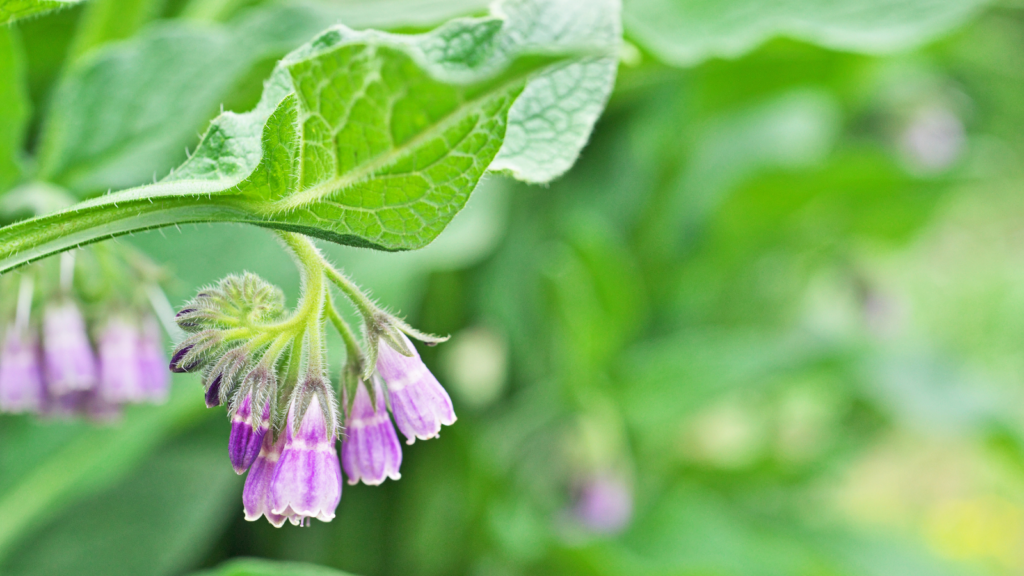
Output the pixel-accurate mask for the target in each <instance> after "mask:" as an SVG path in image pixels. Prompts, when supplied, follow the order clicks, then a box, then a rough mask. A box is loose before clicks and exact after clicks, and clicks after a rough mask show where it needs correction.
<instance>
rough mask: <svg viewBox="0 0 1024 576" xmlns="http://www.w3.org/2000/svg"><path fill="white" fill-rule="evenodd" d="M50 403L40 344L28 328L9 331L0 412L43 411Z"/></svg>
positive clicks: (0, 372) (0, 354)
mask: <svg viewBox="0 0 1024 576" xmlns="http://www.w3.org/2000/svg"><path fill="white" fill-rule="evenodd" d="M45 400H46V389H45V388H44V387H43V376H42V371H41V370H40V367H39V343H38V341H37V339H36V337H35V335H34V334H32V333H31V332H30V331H29V330H27V329H22V328H18V327H16V326H13V325H12V326H11V327H10V328H8V329H7V336H6V339H5V340H4V344H3V349H0V411H4V412H37V413H38V412H39V411H40V410H41V409H42V408H43V404H44V403H45Z"/></svg>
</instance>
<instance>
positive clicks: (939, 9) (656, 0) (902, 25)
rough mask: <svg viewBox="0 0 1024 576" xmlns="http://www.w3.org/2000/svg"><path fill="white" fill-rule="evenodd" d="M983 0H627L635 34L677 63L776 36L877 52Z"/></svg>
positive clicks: (909, 41) (733, 53)
mask: <svg viewBox="0 0 1024 576" xmlns="http://www.w3.org/2000/svg"><path fill="white" fill-rule="evenodd" d="M984 4H986V0H847V1H842V0H824V1H821V0H767V1H766V0H625V6H624V10H625V14H624V16H623V17H624V19H625V22H626V26H627V28H628V29H629V32H630V34H631V35H632V36H635V37H636V40H637V41H638V42H639V43H641V44H642V45H643V46H644V47H646V48H648V49H649V50H650V51H651V52H653V53H654V54H655V55H656V56H657V57H659V58H661V59H662V60H664V61H665V62H668V63H670V64H674V65H676V66H693V65H696V64H699V63H701V62H703V61H704V60H707V59H709V58H736V57H738V56H742V55H743V54H745V53H747V52H749V51H751V50H753V49H754V48H756V47H758V46H759V45H760V44H762V43H763V42H765V41H766V40H769V39H771V38H774V37H778V36H785V37H790V38H795V39H798V40H803V41H806V42H811V43H814V44H818V45H820V46H824V47H826V48H833V49H836V50H849V51H853V52H865V53H868V54H881V53H887V52H893V51H898V50H906V49H909V48H913V47H915V46H918V45H921V44H923V43H925V42H928V41H930V40H933V39H935V38H937V37H938V36H940V35H942V34H944V33H946V32H948V31H949V30H951V29H953V28H954V27H956V26H958V25H960V24H961V23H963V22H964V21H966V20H967V19H968V18H969V17H971V16H972V15H974V14H975V13H977V12H978V9H979V8H980V7H981V6H982V5H984Z"/></svg>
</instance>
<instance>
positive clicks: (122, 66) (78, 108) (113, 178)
mask: <svg viewBox="0 0 1024 576" xmlns="http://www.w3.org/2000/svg"><path fill="white" fill-rule="evenodd" d="M114 4H118V6H119V3H114ZM115 20H117V21H118V22H119V25H120V23H121V21H120V20H119V19H117V18H115ZM87 21H88V20H87ZM330 22H332V20H331V19H330V18H329V17H328V16H327V15H326V14H325V13H324V12H322V11H318V10H316V9H314V8H291V7H271V8H267V9H261V10H257V11H254V12H251V13H249V14H246V15H243V16H242V17H241V18H239V19H238V20H236V21H233V22H232V23H230V24H228V25H225V26H218V25H207V26H203V27H198V26H192V25H186V24H180V23H162V24H159V25H157V26H154V27H151V28H149V29H148V30H147V31H146V32H144V33H143V34H142V35H140V36H137V37H134V38H132V39H131V40H128V41H126V42H122V43H119V44H117V45H114V46H110V47H109V48H105V49H103V50H101V51H99V52H95V53H92V54H90V55H89V57H88V58H85V59H83V60H80V61H78V62H76V63H75V64H74V65H73V66H72V67H71V69H70V70H69V71H68V72H67V73H66V74H65V75H64V77H63V78H62V80H61V82H60V85H59V86H58V87H57V88H56V91H55V94H54V97H53V101H52V103H51V106H50V108H49V114H48V116H47V118H46V123H45V126H44V129H43V135H42V141H41V144H40V148H41V152H40V160H39V162H40V168H39V170H40V177H41V178H43V179H46V180H49V181H51V182H57V183H60V184H61V185H63V186H65V187H67V188H69V189H71V190H74V191H76V192H78V193H79V194H87V193H92V192H97V191H106V190H109V189H115V190H116V189H120V188H126V187H129V186H137V185H139V184H141V183H144V182H148V181H150V180H152V179H153V178H155V177H156V176H157V175H158V174H159V175H161V176H162V175H163V174H164V173H165V171H166V170H167V169H168V168H170V167H171V166H173V165H174V164H175V163H177V162H180V161H181V159H182V158H184V152H185V147H186V146H187V145H189V144H192V143H194V142H195V134H196V132H197V130H200V129H201V128H202V125H203V122H205V121H206V120H207V119H208V118H210V117H211V116H212V115H213V114H215V113H216V112H217V107H218V105H219V104H220V103H221V102H223V101H224V100H225V99H226V98H227V96H228V93H229V91H230V90H231V89H232V87H233V86H234V85H235V83H236V82H238V80H239V79H240V78H241V77H242V76H243V75H244V74H245V73H246V72H247V71H248V70H249V69H250V68H251V67H252V66H253V64H255V63H256V62H258V61H260V60H261V59H263V58H270V57H274V58H276V57H280V56H282V55H283V54H285V53H286V52H287V51H289V50H291V49H293V48H295V47H296V46H298V45H299V44H301V43H302V42H305V41H306V40H308V39H309V38H310V37H312V36H313V35H314V34H316V33H317V32H319V31H320V30H322V29H323V28H324V26H325V25H326V24H329V23H330Z"/></svg>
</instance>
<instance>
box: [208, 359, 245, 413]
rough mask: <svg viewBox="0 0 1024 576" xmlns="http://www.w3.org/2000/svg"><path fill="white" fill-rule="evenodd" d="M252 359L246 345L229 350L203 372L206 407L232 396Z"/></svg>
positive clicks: (215, 404)
mask: <svg viewBox="0 0 1024 576" xmlns="http://www.w3.org/2000/svg"><path fill="white" fill-rule="evenodd" d="M250 361H251V359H250V357H249V353H248V352H247V351H246V349H245V347H244V346H239V347H237V348H234V349H231V350H228V351H227V352H225V353H224V355H223V356H221V357H220V359H218V360H217V362H216V363H215V364H214V365H213V366H211V367H210V369H209V370H207V371H206V373H205V374H203V386H204V387H205V388H206V407H207V408H213V407H214V406H220V404H221V403H222V402H223V401H224V399H225V398H228V397H229V396H231V394H232V392H233V391H234V389H235V387H236V386H237V385H238V379H239V376H241V375H242V374H244V373H245V372H244V370H245V369H246V367H247V366H248V365H249V363H250Z"/></svg>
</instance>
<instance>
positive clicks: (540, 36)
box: [491, 0, 622, 183]
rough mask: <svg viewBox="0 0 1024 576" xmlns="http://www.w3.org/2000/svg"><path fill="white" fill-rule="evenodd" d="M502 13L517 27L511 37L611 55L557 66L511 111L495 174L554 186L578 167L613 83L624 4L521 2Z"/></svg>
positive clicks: (593, 0) (610, 0)
mask: <svg viewBox="0 0 1024 576" xmlns="http://www.w3.org/2000/svg"><path fill="white" fill-rule="evenodd" d="M504 11H505V13H506V14H508V18H509V26H510V27H515V28H516V29H517V30H516V31H514V32H512V33H513V34H515V35H516V36H517V37H519V38H522V40H521V41H522V42H524V43H529V44H533V45H536V46H537V47H538V48H541V49H544V48H547V49H551V47H556V46H564V47H566V48H573V47H577V48H585V47H592V48H595V49H597V50H599V51H600V52H603V53H605V54H610V56H606V57H602V58H587V59H583V60H581V61H575V62H567V63H564V64H560V65H556V66H552V67H551V68H549V69H547V70H545V71H544V72H543V73H541V74H538V75H537V76H536V77H534V78H533V79H532V80H531V81H530V83H529V84H528V85H527V86H526V89H525V90H524V91H523V94H522V96H521V97H520V98H519V99H518V100H516V102H515V104H513V105H512V109H511V110H510V111H509V116H508V129H507V132H506V134H505V142H504V144H503V145H502V147H501V151H500V152H498V157H497V158H495V160H494V163H493V164H492V165H491V170H495V171H505V172H508V173H510V174H512V175H513V176H514V177H515V178H516V179H518V180H523V181H525V182H533V183H544V182H550V181H551V180H554V179H555V178H557V177H559V176H561V175H562V174H564V173H565V171H566V170H568V169H569V168H570V167H572V165H573V164H574V163H575V162H576V158H577V157H578V156H579V154H580V150H582V149H583V146H584V145H585V144H586V143H587V140H588V139H589V138H590V131H591V130H592V129H593V127H594V123H595V122H597V118H598V116H600V115H601V112H602V111H603V110H604V106H605V103H607V101H608V97H609V96H610V95H611V91H612V87H613V86H614V85H615V73H616V72H617V71H618V52H619V42H620V40H621V37H622V26H621V24H620V18H619V13H620V11H621V6H620V2H619V0H570V1H568V2H543V1H539V2H518V3H510V5H509V7H508V8H506V9H505V10H504ZM537 22H543V23H545V24H547V25H546V26H537V25H536V23H537Z"/></svg>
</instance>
